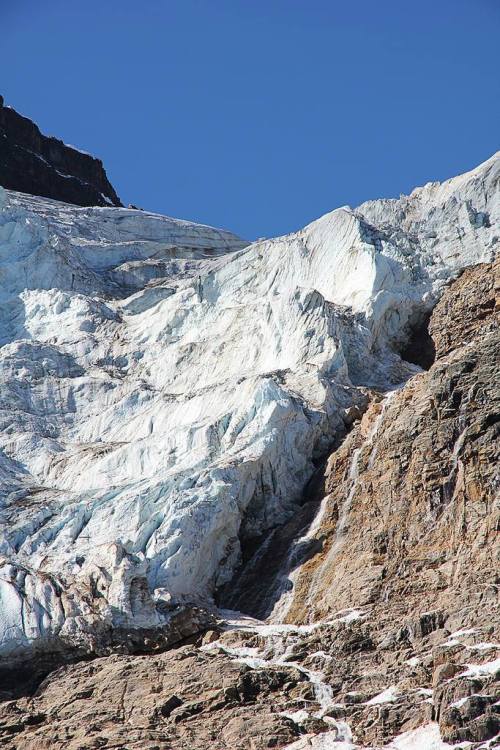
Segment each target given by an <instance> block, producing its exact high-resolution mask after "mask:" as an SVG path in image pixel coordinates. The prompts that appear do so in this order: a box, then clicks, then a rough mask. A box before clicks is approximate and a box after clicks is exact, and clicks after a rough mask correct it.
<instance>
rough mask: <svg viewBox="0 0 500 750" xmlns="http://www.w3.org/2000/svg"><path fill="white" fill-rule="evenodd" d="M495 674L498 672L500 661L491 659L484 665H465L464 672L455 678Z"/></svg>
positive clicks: (499, 670)
mask: <svg viewBox="0 0 500 750" xmlns="http://www.w3.org/2000/svg"><path fill="white" fill-rule="evenodd" d="M497 672H500V659H493V660H492V661H488V662H486V663H485V664H467V669H466V670H465V672H461V673H460V674H459V675H457V677H481V676H484V675H489V674H496V673H497ZM455 679H456V678H455Z"/></svg>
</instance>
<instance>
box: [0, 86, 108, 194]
mask: <svg viewBox="0 0 500 750" xmlns="http://www.w3.org/2000/svg"><path fill="white" fill-rule="evenodd" d="M0 185H2V186H3V187H4V188H7V189H8V190H18V191H19V192H21V193H31V194H32V195H42V196H44V197H45V198H53V199H54V200H58V201H64V202H65V203H74V204H76V205H77V206H109V205H113V206H121V205H122V204H121V202H120V199H119V197H118V196H117V194H116V192H115V190H114V188H113V186H112V185H111V183H110V182H109V180H108V178H107V176H106V172H105V170H104V167H103V165H102V162H101V160H100V159H96V158H94V157H93V156H90V155H88V154H83V153H81V152H80V151H78V150H77V149H74V148H71V147H70V146H67V145H66V144H64V143H63V142H62V141H60V140H58V139H57V138H52V137H49V136H45V135H43V134H42V133H41V132H40V130H39V128H38V127H37V126H36V125H35V123H34V122H32V121H31V120H29V119H28V118H27V117H23V116H22V115H20V114H19V113H18V112H16V111H15V110H14V109H11V108H10V107H4V103H3V97H1V96H0ZM106 199H108V200H106Z"/></svg>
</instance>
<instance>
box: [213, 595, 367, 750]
mask: <svg viewBox="0 0 500 750" xmlns="http://www.w3.org/2000/svg"><path fill="white" fill-rule="evenodd" d="M219 614H220V615H221V617H223V618H224V621H225V630H226V631H231V630H240V631H243V632H247V633H252V634H255V635H258V636H259V637H260V638H261V639H263V640H264V642H265V644H266V645H265V647H264V648H256V647H247V646H241V647H238V646H233V645H227V644H225V643H224V642H223V641H222V640H217V641H213V642H212V643H209V644H206V645H204V646H202V647H201V648H202V650H204V651H223V652H224V653H225V654H227V655H228V656H230V657H231V658H233V659H235V661H238V662H239V663H241V664H246V665H247V666H248V667H250V668H251V669H266V668H269V667H275V666H276V667H277V666H279V667H292V668H294V669H296V670H297V671H299V672H301V673H302V674H303V675H304V676H305V677H306V678H307V680H308V681H309V682H310V683H311V685H312V687H313V691H314V697H315V701H316V703H317V704H318V705H319V710H317V711H314V712H310V711H308V710H306V709H302V710H299V711H295V712H290V713H286V714H285V715H286V716H287V717H288V718H290V719H292V721H295V722H296V723H297V724H301V723H303V722H304V721H305V720H306V719H307V718H309V717H315V718H320V719H322V720H323V721H324V722H325V723H326V724H329V725H331V727H332V732H335V741H336V742H345V743H351V742H352V734H351V730H350V728H349V726H348V724H347V723H345V722H342V721H337V720H336V719H334V718H333V717H331V716H329V715H328V711H329V710H330V709H332V708H334V707H335V706H336V704H335V702H334V700H333V690H332V688H331V686H330V685H329V684H328V683H327V682H325V678H324V674H323V673H322V672H320V671H317V670H312V669H309V668H308V667H305V666H304V665H303V664H301V663H300V662H297V661H295V660H294V659H293V658H292V657H293V653H294V648H295V646H296V645H297V644H298V643H300V639H301V637H304V636H307V635H309V634H310V633H312V632H313V631H314V630H317V629H318V628H321V627H324V626H326V625H330V624H332V623H334V622H351V621H352V620H356V619H359V618H361V617H364V616H365V615H364V612H362V611H361V610H354V609H352V610H348V611H345V613H339V615H340V616H338V617H335V618H334V619H332V620H329V621H328V622H318V623H315V624H313V625H285V624H266V623H263V622H261V621H259V620H255V619H253V618H251V617H248V616H247V615H244V614H242V613H240V612H233V611H231V610H220V611H219ZM317 655H318V656H319V655H321V652H318V654H317ZM323 656H324V657H325V658H327V656H328V655H326V654H324V655H323ZM329 734H330V733H329Z"/></svg>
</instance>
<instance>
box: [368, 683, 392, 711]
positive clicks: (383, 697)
mask: <svg viewBox="0 0 500 750" xmlns="http://www.w3.org/2000/svg"><path fill="white" fill-rule="evenodd" d="M398 697H399V696H398V690H397V688H396V686H395V685H391V686H390V687H388V688H387V689H386V690H383V691H382V692H381V693H379V694H378V695H376V696H375V697H374V698H371V699H370V700H369V701H366V703H365V704H364V705H365V706H378V705H379V704H380V703H394V702H395V701H397V699H398Z"/></svg>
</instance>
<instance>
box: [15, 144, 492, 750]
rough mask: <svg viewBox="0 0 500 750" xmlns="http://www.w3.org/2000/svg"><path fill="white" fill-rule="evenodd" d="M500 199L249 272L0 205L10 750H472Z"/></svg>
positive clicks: (359, 212) (312, 248)
mask: <svg viewBox="0 0 500 750" xmlns="http://www.w3.org/2000/svg"><path fill="white" fill-rule="evenodd" d="M498 173H499V159H498V157H494V158H492V159H491V160H489V161H488V162H486V163H485V164H484V165H481V166H480V167H478V168H477V169H476V170H474V171H473V172H470V173H468V174H467V175H463V176H460V177H457V178H454V179H452V180H449V181H448V182H447V183H443V184H442V185H439V184H434V183H433V184H430V185H427V186H425V187H424V188H419V189H417V190H416V191H414V192H413V193H412V194H411V195H410V196H408V197H403V198H401V199H399V200H396V201H375V202H370V203H367V204H364V205H363V206H361V207H359V208H358V209H356V210H352V209H349V208H342V209H338V210H337V211H334V212H332V213H331V214H328V215H327V216H325V217H323V218H322V219H319V220H318V221H316V222H314V223H313V224H311V225H309V226H308V227H306V228H305V229H303V230H301V231H300V232H298V233H296V234H294V235H290V236H287V237H283V238H278V239H276V240H267V241H264V242H259V243H255V244H253V245H250V246H246V243H244V242H243V241H241V240H239V239H238V238H237V237H235V236H234V235H232V234H230V233H229V232H224V231H222V230H216V229H213V228H211V227H204V226H200V225H196V224H191V223H189V222H181V221H178V220H174V219H168V218H166V217H158V216H155V215H152V214H146V213H143V212H140V211H125V210H120V209H110V210H106V209H94V210H93V209H88V208H86V209H84V208H73V207H71V206H65V205H61V204H57V203H55V202H52V201H48V200H44V199H41V198H33V197H28V196H22V195H20V194H14V193H8V192H4V193H3V194H2V195H0V253H2V255H1V257H0V260H1V262H2V266H1V271H2V276H1V281H2V291H3V295H4V296H3V299H4V304H3V306H2V308H1V310H0V315H1V316H2V320H1V322H2V326H1V331H2V336H3V338H2V342H1V343H2V346H1V348H0V379H1V389H0V399H1V402H0V406H1V411H0V419H1V420H2V421H1V426H2V429H1V430H0V435H1V438H0V440H1V442H0V477H1V480H2V489H1V498H0V500H1V502H0V514H1V515H0V553H1V554H2V556H3V557H2V568H1V570H0V597H1V602H2V606H1V608H0V655H1V657H2V664H1V665H0V666H1V668H2V669H3V670H4V672H3V674H6V675H7V676H8V677H9V680H11V677H12V675H13V674H15V673H16V670H21V669H25V668H26V664H27V663H30V664H34V665H35V666H37V665H38V666H37V670H38V671H37V678H36V679H34V680H31V683H30V680H29V679H27V680H26V682H25V685H24V687H23V686H19V685H18V686H17V687H18V690H17V693H16V691H15V687H16V686H15V685H14V686H12V685H10V684H9V687H8V690H7V691H6V692H5V694H4V697H5V698H9V697H10V698H12V699H13V700H11V701H7V702H4V704H3V705H2V707H1V711H0V731H3V733H4V735H3V738H2V741H4V743H7V742H11V745H10V747H20V748H25V747H26V748H45V747H54V748H59V747H60V748H62V747H74V748H77V747H78V748H87V747H89V748H90V747H106V746H109V747H122V746H123V747H137V748H150V750H153V747H159V748H163V747H165V748H167V747H169V748H170V747H174V748H175V747H179V748H182V747H186V748H187V747H189V748H196V747H198V746H199V747H201V746H202V745H203V746H204V747H205V746H206V745H207V744H210V743H212V744H213V743H215V745H214V746H215V747H219V746H220V747H221V748H228V750H229V748H240V747H241V748H254V749H255V748H261V747H284V746H288V745H290V746H292V747H293V748H296V750H299V749H300V748H304V747H317V748H321V747H323V748H327V747H330V746H331V747H332V748H334V749H335V747H336V744H335V743H337V741H338V742H343V743H344V744H343V746H342V745H341V746H340V747H343V750H344V749H345V748H347V747H349V748H354V747H365V748H368V747H375V748H378V747H382V746H385V745H387V743H388V742H389V741H391V742H392V743H393V744H392V745H389V747H392V748H394V750H400V749H401V748H408V747H412V746H415V747H429V748H430V747H433V748H436V749H437V750H439V748H441V747H442V748H443V750H444V748H445V747H446V746H442V745H441V744H440V743H441V739H440V733H441V736H442V737H443V738H444V739H447V740H449V741H451V742H457V741H462V740H470V741H471V742H474V743H475V747H478V748H479V747H481V743H483V746H484V747H487V745H484V743H485V742H486V743H488V742H490V739H491V738H492V737H493V736H494V735H495V733H496V732H498V731H499V727H498V705H497V701H498V696H497V692H498V674H497V672H498V666H499V665H498V656H497V653H496V649H497V648H498V646H497V643H498V635H495V628H496V627H497V625H498V615H497V610H496V609H495V607H496V605H497V596H498V584H499V581H498V542H497V536H496V535H495V532H497V531H498V507H497V505H496V503H497V496H496V494H495V492H496V491H497V484H495V483H496V482H498V478H497V477H496V476H495V468H496V463H497V458H498V454H497V445H498V442H497V438H498V432H497V428H498V413H499V410H498V382H497V381H498V378H497V377H496V373H497V364H498V353H499V349H500V344H499V334H498V303H497V296H498V261H497V262H495V260H494V258H495V254H496V250H497V249H498V236H499V232H498V224H499V209H500V206H499V198H498ZM457 277H458V278H457ZM455 278H457V280H456V281H453V280H454V279H455ZM436 303H437V304H436ZM431 311H432V313H431ZM263 342H265V346H264V345H263ZM401 351H403V352H405V353H407V352H410V353H411V354H408V355H407V356H409V357H411V358H412V359H413V363H411V362H408V361H405V360H404V359H403V358H402V357H401V356H400V354H399V352H401ZM433 360H434V361H433ZM415 362H420V363H422V364H426V366H429V365H430V369H429V370H428V371H422V369H421V368H420V367H419V366H418V365H417V364H415ZM216 602H217V603H218V604H219V605H220V606H223V607H225V608H231V609H233V610H234V609H239V610H241V611H243V612H247V613H249V614H251V615H257V616H258V617H259V618H263V617H268V618H269V622H268V623H263V622H261V621H260V620H251V619H245V618H242V617H241V616H239V615H237V614H235V613H234V612H228V611H219V612H217V611H216V609H215V603H216ZM214 618H215V619H216V620H217V621H216V622H215V621H214ZM208 628H209V629H210V631H211V632H209V633H207V634H206V635H205V636H204V637H203V638H202V637H201V635H199V634H200V633H202V632H203V631H206V630H207V629H208ZM197 634H198V635H197ZM183 637H187V638H189V644H188V645H184V646H182V647H181V648H180V649H176V650H175V651H167V652H165V653H161V654H160V653H159V652H160V651H162V650H164V649H167V648H170V647H171V646H172V645H173V644H174V643H178V642H179V639H181V638H183ZM112 651H117V652H120V653H121V655H116V656H113V657H109V656H107V657H106V658H104V659H102V658H99V659H94V661H92V662H91V663H90V664H88V663H77V664H74V663H69V662H72V661H74V660H75V659H77V658H81V657H83V656H84V657H86V658H89V657H95V656H101V655H103V654H108V653H109V652H112ZM138 652H139V653H142V654H144V653H148V652H150V653H149V655H147V656H137V655H134V654H137V653H138ZM47 655H48V658H49V665H48V667H49V669H50V668H54V667H55V666H56V665H57V663H62V664H64V663H65V666H64V667H62V669H61V670H59V671H56V672H54V673H53V674H51V675H49V676H48V677H47V679H46V680H45V682H43V683H42V684H38V683H39V681H40V679H41V678H42V677H43V675H44V674H45V673H46V672H47V671H48V669H47V664H46V661H45V662H44V659H45V660H46V658H47ZM44 663H45V668H44ZM36 685H38V687H36ZM82 685H83V686H84V687H82ZM34 690H36V692H35V693H34V694H33V691H34ZM23 694H24V697H23ZM127 695H128V696H129V698H128V697H127ZM0 736H1V735H0ZM11 738H12V739H11ZM395 738H397V739H395ZM16 743H17V744H16ZM134 743H135V744H134ZM295 743H298V744H295ZM304 743H306V744H304ZM411 743H413V745H412V744H411ZM416 743H420V744H416ZM423 743H427V745H425V744H423ZM6 746H7V747H9V745H8V744H6ZM490 746H491V747H492V746H493V745H491V743H490ZM337 747H339V745H338V744H337Z"/></svg>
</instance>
